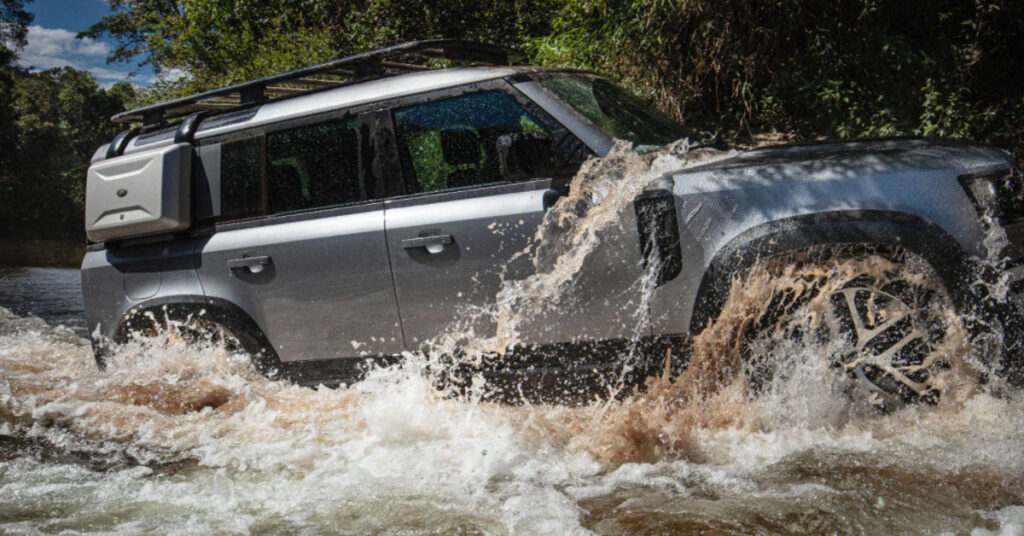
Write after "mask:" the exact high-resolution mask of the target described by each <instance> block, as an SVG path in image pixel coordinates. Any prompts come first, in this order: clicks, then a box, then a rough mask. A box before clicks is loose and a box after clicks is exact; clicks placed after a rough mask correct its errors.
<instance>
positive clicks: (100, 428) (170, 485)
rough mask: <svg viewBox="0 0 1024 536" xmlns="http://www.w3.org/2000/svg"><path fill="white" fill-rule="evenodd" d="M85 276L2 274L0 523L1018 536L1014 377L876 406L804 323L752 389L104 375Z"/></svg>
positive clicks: (207, 361)
mask: <svg viewBox="0 0 1024 536" xmlns="http://www.w3.org/2000/svg"><path fill="white" fill-rule="evenodd" d="M625 194H628V195H627V196H626V197H629V196H632V195H634V194H635V192H633V193H630V192H625ZM625 194H624V195H625ZM624 198H625V197H624ZM570 264H571V263H570ZM570 268H571V267H570ZM858 269H861V268H858ZM865 269H866V268H865ZM77 278H78V273H77V271H75V270H46V269H4V270H2V271H0V307H2V308H0V533H2V534H94V533H95V534H284V533H287V534H394V535H398V534H403V535H405V534H529V535H533V534H609V535H610V534H714V535H724V534H808V535H810V534H871V535H875V534H971V535H979V536H980V535H989V534H1002V535H1019V534H1024V400H1022V399H1021V395H1020V393H1019V392H1018V391H1016V390H1014V389H1011V388H1008V387H1006V386H1003V385H1001V384H1000V383H999V382H998V381H996V382H991V383H989V384H986V385H974V386H970V388H967V387H964V388H961V389H960V391H958V393H959V394H957V395H956V396H948V397H943V399H942V400H940V401H939V403H938V404H934V405H921V406H910V407H905V408H901V409H896V410H894V411H890V412H888V413H886V414H880V413H879V412H878V411H875V410H872V409H870V408H866V407H865V406H864V405H863V404H861V403H860V402H859V401H857V400H856V399H855V398H852V397H849V396H844V395H842V394H837V393H838V392H839V389H838V388H837V386H836V383H835V382H834V381H832V380H830V379H829V378H831V376H829V374H828V370H827V367H824V368H823V366H822V365H821V363H822V362H824V361H826V360H825V359H823V358H822V357H821V356H822V355H823V354H824V353H826V352H827V351H829V348H828V347H825V346H822V345H819V344H811V343H799V344H797V343H792V341H790V342H791V343H792V344H789V345H788V346H787V345H782V346H779V345H776V346H773V347H772V349H773V350H772V351H774V352H784V353H785V355H786V356H787V360H788V362H789V361H791V362H792V363H794V365H793V366H792V368H791V369H788V370H789V371H788V372H787V373H786V374H785V375H783V376H784V378H783V379H780V380H779V382H778V383H779V384H780V385H778V386H774V387H772V388H771V389H766V390H765V391H764V392H763V393H762V394H761V395H760V396H756V397H755V396H749V394H748V393H746V392H745V391H744V390H743V389H742V388H741V387H740V386H739V383H735V382H734V383H731V384H728V385H724V386H719V387H717V388H715V389H713V390H711V391H701V390H700V389H698V388H697V387H695V385H700V386H704V385H705V384H706V382H702V381H697V380H695V379H694V378H692V377H688V376H686V375H685V374H684V376H681V377H680V378H678V379H676V380H675V381H669V380H667V379H661V380H654V381H652V382H651V384H650V389H648V391H647V392H645V393H640V394H635V395H629V396H624V397H620V399H613V400H610V401H608V400H606V401H596V402H593V403H591V404H588V405H583V406H572V407H567V406H556V405H539V404H522V405H502V404H496V403H490V402H481V401H479V399H476V398H474V397H473V396H471V395H466V394H464V395H461V396H459V395H453V394H451V393H445V392H441V391H438V389H436V388H435V384H434V383H433V382H432V381H431V380H430V378H429V374H427V373H426V372H425V371H427V370H428V365H429V363H430V360H431V358H430V357H429V356H422V355H413V354H409V355H408V356H407V357H406V359H405V361H404V362H403V363H402V364H401V365H398V366H393V367H390V368H383V369H377V370H373V371H371V372H370V373H369V375H368V377H367V378H366V379H364V380H362V381H360V382H359V383H356V384H354V385H352V386H349V387H345V388H339V389H311V388H306V387H299V386H295V385H291V384H288V383H286V382H281V381H271V380H268V379H266V378H264V377H262V376H260V375H258V374H257V373H256V372H255V371H254V370H253V368H252V366H251V365H250V363H249V361H248V359H247V357H246V356H244V355H239V354H232V353H229V352H228V351H226V350H224V349H221V348H216V347H204V346H195V345H192V346H190V345H187V344H185V343H184V342H183V341H182V340H181V338H179V337H175V336H174V335H173V334H167V335H165V336H162V337H160V338H158V340H156V341H150V342H149V343H147V344H136V343H132V344H129V345H126V346H125V347H123V348H121V349H120V350H119V351H118V352H117V353H116V354H115V355H114V356H112V357H111V359H110V366H109V367H108V369H107V370H105V371H99V370H98V369H97V367H96V365H95V362H94V360H93V356H92V350H91V348H90V345H89V342H88V340H87V339H86V338H83V336H84V333H83V331H84V330H83V327H84V322H83V321H82V319H81V301H80V298H79V296H78V289H77V284H78V283H77V280H78V279H77ZM563 282H564V281H563ZM543 283H544V282H543V281H542V282H540V283H539V284H538V287H537V288H535V289H533V290H534V291H537V292H541V293H543V290H544V289H543V288H542V287H543ZM552 284H554V285H556V286H557V285H560V284H561V283H559V282H558V281H555V282H554V283H552ZM751 299H754V297H751ZM797 342H799V341H797ZM696 355H698V356H702V357H701V358H700V359H703V360H704V361H698V362H702V363H711V362H714V360H715V359H718V357H716V355H715V354H714V353H713V352H712V351H711V350H709V349H705V351H704V353H703V354H701V353H700V351H698V353H697V354H696ZM833 376H834V375H833ZM687 382H689V383H687ZM740 383H742V382H740Z"/></svg>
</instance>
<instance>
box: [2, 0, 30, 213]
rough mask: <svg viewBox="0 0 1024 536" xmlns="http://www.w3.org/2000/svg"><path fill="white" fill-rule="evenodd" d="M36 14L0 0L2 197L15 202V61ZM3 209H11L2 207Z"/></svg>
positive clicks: (12, 1)
mask: <svg viewBox="0 0 1024 536" xmlns="http://www.w3.org/2000/svg"><path fill="white" fill-rule="evenodd" d="M31 22H32V14H31V13H29V12H27V11H25V4H24V2H23V1H22V0H0V197H2V198H3V199H13V196H12V194H13V193H14V192H13V190H12V188H13V186H12V180H13V179H12V174H11V172H12V164H13V156H14V151H12V150H11V149H12V148H13V147H14V146H15V142H16V140H17V132H16V130H15V125H14V123H15V113H14V108H13V107H12V106H11V103H12V101H13V100H14V79H15V75H16V73H17V70H16V68H15V67H14V66H13V65H12V62H13V61H14V59H15V58H16V57H17V56H16V53H17V51H18V50H20V49H21V48H22V47H23V46H25V38H26V36H27V35H28V25H29V24H30V23H31ZM0 210H10V209H9V208H8V209H4V208H0Z"/></svg>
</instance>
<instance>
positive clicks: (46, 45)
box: [23, 25, 110, 58]
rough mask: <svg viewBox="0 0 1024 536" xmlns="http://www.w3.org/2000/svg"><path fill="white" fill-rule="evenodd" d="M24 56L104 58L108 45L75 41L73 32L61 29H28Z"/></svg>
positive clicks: (84, 40) (92, 41) (34, 26)
mask: <svg viewBox="0 0 1024 536" xmlns="http://www.w3.org/2000/svg"><path fill="white" fill-rule="evenodd" d="M23 52H24V54H26V55H29V54H32V55H38V56H68V55H71V56H94V57H99V58H105V57H106V56H107V55H108V54H110V45H108V44H106V43H104V42H102V41H97V40H95V39H92V38H89V37H83V38H82V39H77V38H76V37H75V32H72V31H70V30H64V29H61V28H43V27H42V26H36V25H33V26H29V27H28V43H27V44H26V45H25V49H24V51H23Z"/></svg>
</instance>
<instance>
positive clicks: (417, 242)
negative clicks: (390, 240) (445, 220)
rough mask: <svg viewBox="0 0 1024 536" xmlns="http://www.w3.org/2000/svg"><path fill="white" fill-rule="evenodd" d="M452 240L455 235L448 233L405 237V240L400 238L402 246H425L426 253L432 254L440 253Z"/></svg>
mask: <svg viewBox="0 0 1024 536" xmlns="http://www.w3.org/2000/svg"><path fill="white" fill-rule="evenodd" d="M454 241H455V237H453V236H452V235H450V234H446V235H430V236H418V237H416V238H406V239H405V240H402V248H404V249H413V248H427V253H431V254H434V253H441V251H442V250H444V247H445V246H447V245H448V244H451V243H452V242H454Z"/></svg>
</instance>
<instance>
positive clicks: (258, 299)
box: [199, 202, 403, 362]
mask: <svg viewBox="0 0 1024 536" xmlns="http://www.w3.org/2000/svg"><path fill="white" fill-rule="evenodd" d="M225 227H226V228H224V229H222V230H218V231H217V232H216V233H214V234H213V235H212V236H211V237H209V238H208V239H207V240H206V241H205V243H203V244H202V246H201V249H200V254H201V259H202V265H201V267H200V268H199V277H200V278H201V280H202V282H203V288H204V290H205V292H206V295H207V296H208V297H209V298H211V299H221V300H226V301H229V302H231V303H234V304H236V305H237V306H238V307H239V308H241V309H242V311H244V312H245V313H246V314H248V315H249V316H250V317H251V318H252V319H253V320H255V321H256V323H257V324H258V325H259V326H260V327H261V328H262V330H263V332H264V334H265V335H266V337H267V339H268V340H269V341H270V344H271V345H272V346H273V347H274V350H275V351H276V352H277V355H278V356H279V357H280V359H281V361H282V362H288V361H297V360H307V359H326V358H344V357H358V356H366V355H378V354H397V353H400V352H401V351H402V349H403V339H402V331H401V326H400V324H399V320H398V312H397V308H396V305H395V294H394V287H393V285H392V282H391V269H390V266H389V264H388V256H387V248H386V245H385V242H384V212H383V204H382V203H380V202H376V203H370V204H364V205H359V206H356V207H347V208H339V209H330V210H325V211H318V212H315V213H310V214H303V215H298V216H292V217H279V218H268V219H266V220H262V221H260V222H257V223H255V224H246V225H242V226H241V228H237V227H238V224H236V228H231V226H230V225H229V226H225ZM247 257H267V258H268V260H267V261H266V264H263V265H261V268H259V269H258V271H256V272H254V271H253V270H252V269H251V268H249V267H245V266H242V267H237V268H231V267H230V265H232V261H233V260H237V259H245V258H247Z"/></svg>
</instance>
